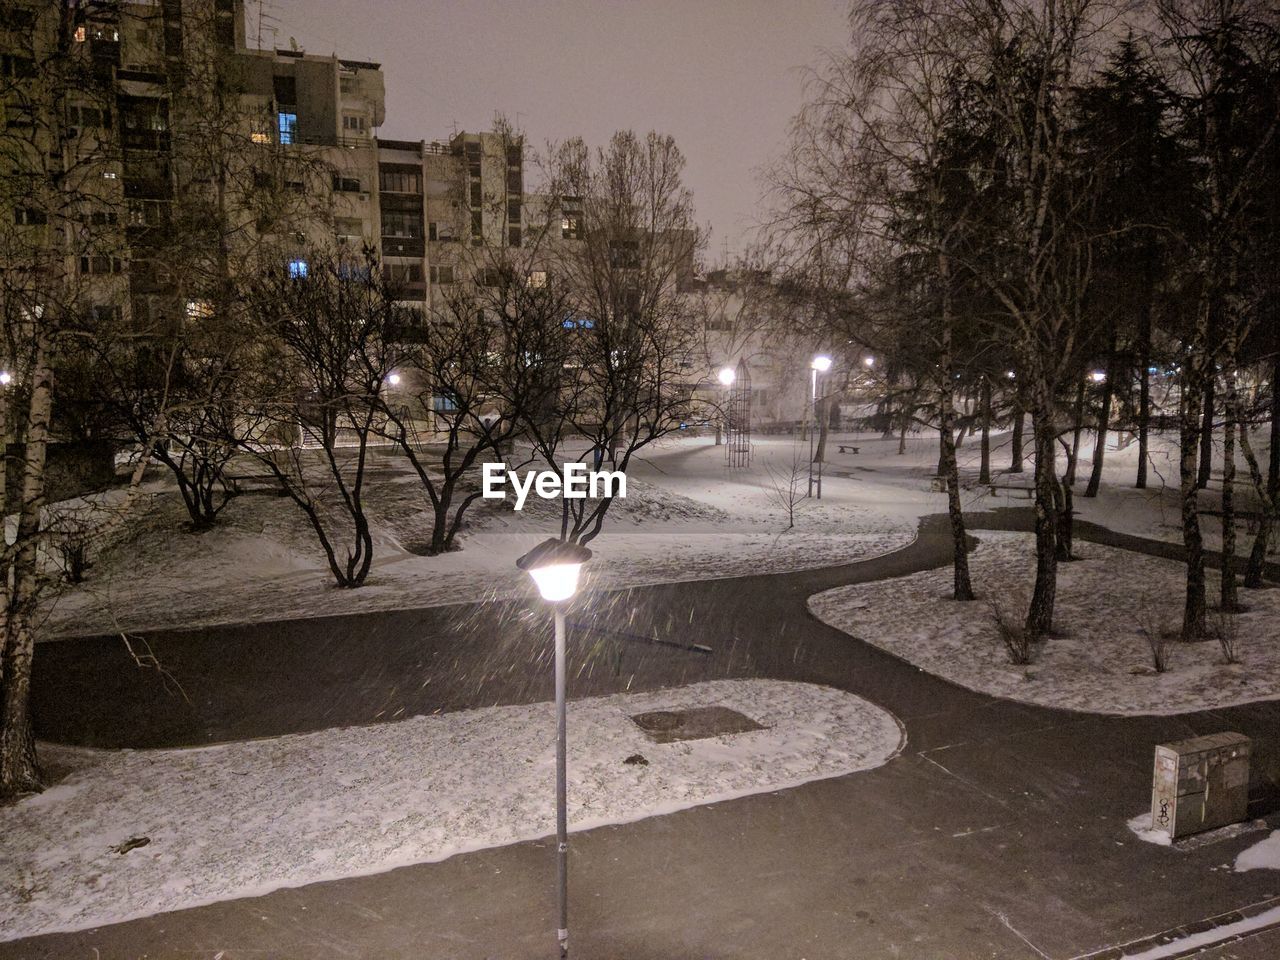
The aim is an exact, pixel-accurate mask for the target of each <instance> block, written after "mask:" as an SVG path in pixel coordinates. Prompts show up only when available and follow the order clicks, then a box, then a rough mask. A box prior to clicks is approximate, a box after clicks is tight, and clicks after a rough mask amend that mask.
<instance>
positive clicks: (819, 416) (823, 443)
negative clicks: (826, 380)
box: [813, 397, 832, 463]
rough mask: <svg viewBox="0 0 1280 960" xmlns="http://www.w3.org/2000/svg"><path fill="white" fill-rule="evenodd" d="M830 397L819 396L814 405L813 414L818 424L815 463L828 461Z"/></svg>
mask: <svg viewBox="0 0 1280 960" xmlns="http://www.w3.org/2000/svg"><path fill="white" fill-rule="evenodd" d="M831 399H832V398H830V397H819V398H818V399H817V400H816V401H815V402H814V405H813V415H814V417H815V418H816V420H817V424H818V449H817V450H815V451H814V454H813V462H814V463H826V461H827V433H828V429H829V426H830V424H829V421H828V418H829V417H830V409H831V402H830V401H831Z"/></svg>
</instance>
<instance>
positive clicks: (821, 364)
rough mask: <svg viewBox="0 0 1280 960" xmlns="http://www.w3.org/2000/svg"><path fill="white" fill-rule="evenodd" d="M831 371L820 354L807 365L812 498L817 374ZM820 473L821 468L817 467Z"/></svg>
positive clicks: (816, 418) (827, 362) (827, 358)
mask: <svg viewBox="0 0 1280 960" xmlns="http://www.w3.org/2000/svg"><path fill="white" fill-rule="evenodd" d="M830 369H831V358H830V357H829V356H827V355H826V354H825V353H820V354H818V355H817V356H816V357H814V358H813V360H812V361H810V363H809V370H810V371H811V372H812V374H813V389H812V394H811V396H810V398H809V413H810V415H811V417H812V420H811V421H810V424H809V496H811V497H812V496H813V434H814V431H815V430H816V429H817V427H818V374H820V373H826V372H827V371H828V370H830ZM818 469H819V471H821V469H822V468H821V466H819V468H818ZM818 499H819V500H821V499H822V474H821V473H819V474H818Z"/></svg>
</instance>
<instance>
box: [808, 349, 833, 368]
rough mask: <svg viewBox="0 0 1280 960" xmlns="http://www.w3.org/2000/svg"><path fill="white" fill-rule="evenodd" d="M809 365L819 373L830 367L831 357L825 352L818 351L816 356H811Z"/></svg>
mask: <svg viewBox="0 0 1280 960" xmlns="http://www.w3.org/2000/svg"><path fill="white" fill-rule="evenodd" d="M809 366H811V367H813V369H814V370H817V371H818V372H819V373H826V372H827V371H828V370H830V369H831V358H830V357H828V356H827V355H826V354H825V353H820V354H818V356H816V357H814V358H813V363H811V364H809Z"/></svg>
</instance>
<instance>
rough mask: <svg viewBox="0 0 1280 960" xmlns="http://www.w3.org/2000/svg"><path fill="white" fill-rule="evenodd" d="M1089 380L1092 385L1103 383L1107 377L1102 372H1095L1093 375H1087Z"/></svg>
mask: <svg viewBox="0 0 1280 960" xmlns="http://www.w3.org/2000/svg"><path fill="white" fill-rule="evenodd" d="M1089 379H1090V380H1092V381H1093V382H1094V383H1105V382H1106V379H1107V375H1106V373H1104V372H1103V371H1102V370H1095V371H1093V373H1091V374H1089Z"/></svg>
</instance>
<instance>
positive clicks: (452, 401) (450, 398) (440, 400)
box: [431, 393, 458, 413]
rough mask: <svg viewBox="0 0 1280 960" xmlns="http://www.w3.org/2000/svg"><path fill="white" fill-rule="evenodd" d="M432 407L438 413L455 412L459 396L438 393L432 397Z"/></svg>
mask: <svg viewBox="0 0 1280 960" xmlns="http://www.w3.org/2000/svg"><path fill="white" fill-rule="evenodd" d="M431 409H432V410H434V411H435V412H436V413H454V412H456V411H457V409H458V398H457V397H456V396H454V395H453V394H451V393H437V394H436V395H435V396H433V397H432V398H431Z"/></svg>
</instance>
